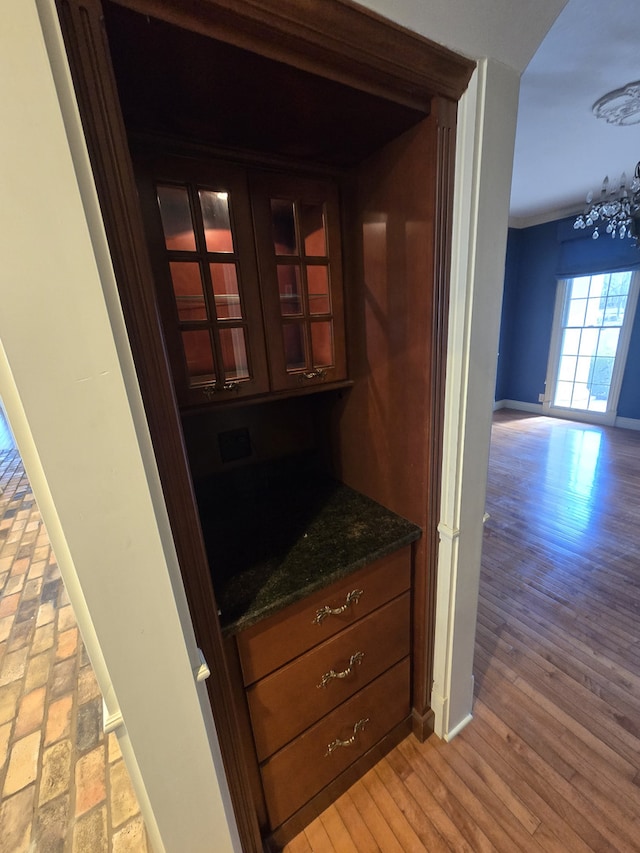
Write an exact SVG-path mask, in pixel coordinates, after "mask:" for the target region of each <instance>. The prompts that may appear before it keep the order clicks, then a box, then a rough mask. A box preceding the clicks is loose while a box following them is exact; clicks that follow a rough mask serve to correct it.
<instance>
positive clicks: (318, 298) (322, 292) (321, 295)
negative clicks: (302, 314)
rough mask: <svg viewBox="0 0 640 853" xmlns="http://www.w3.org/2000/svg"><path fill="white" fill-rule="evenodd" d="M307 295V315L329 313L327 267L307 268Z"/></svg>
mask: <svg viewBox="0 0 640 853" xmlns="http://www.w3.org/2000/svg"><path fill="white" fill-rule="evenodd" d="M307 293H308V296H309V314H330V313H331V303H330V301H329V269H328V267H315V266H308V267H307Z"/></svg>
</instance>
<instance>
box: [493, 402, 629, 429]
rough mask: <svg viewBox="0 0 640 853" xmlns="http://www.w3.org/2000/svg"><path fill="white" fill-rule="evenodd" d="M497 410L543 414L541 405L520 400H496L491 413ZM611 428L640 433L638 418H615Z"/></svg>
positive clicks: (579, 418) (568, 416) (580, 418)
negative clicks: (632, 430)
mask: <svg viewBox="0 0 640 853" xmlns="http://www.w3.org/2000/svg"><path fill="white" fill-rule="evenodd" d="M499 409H515V410H516V411H518V412H531V413H532V414H535V415H542V414H544V412H543V410H542V403H523V402H522V401H521V400H496V401H495V403H494V404H493V411H494V412H497V411H498V410H499ZM549 417H553V415H549ZM563 417H564V418H568V419H570V420H571V419H572V418H571V414H570V413H569V414H565V415H564V416H563ZM573 419H575V420H582V417H581V416H580V415H579V414H577V415H575V416H574V418H573ZM613 426H616V427H619V428H620V429H635V430H638V431H640V419H638V418H616V419H615V422H614V424H613Z"/></svg>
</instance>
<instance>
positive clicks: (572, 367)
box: [558, 355, 577, 382]
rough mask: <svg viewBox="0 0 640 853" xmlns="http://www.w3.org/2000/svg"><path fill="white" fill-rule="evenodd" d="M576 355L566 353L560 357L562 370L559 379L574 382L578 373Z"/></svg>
mask: <svg viewBox="0 0 640 853" xmlns="http://www.w3.org/2000/svg"><path fill="white" fill-rule="evenodd" d="M576 361H577V359H576V357H575V356H573V355H569V356H567V355H565V356H563V357H562V358H561V359H560V370H559V371H558V379H562V380H563V381H566V382H573V380H574V377H575V373H576Z"/></svg>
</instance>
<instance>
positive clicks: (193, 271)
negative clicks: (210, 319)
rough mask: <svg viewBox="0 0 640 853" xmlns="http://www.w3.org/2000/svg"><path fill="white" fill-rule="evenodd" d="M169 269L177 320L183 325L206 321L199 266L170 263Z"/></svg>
mask: <svg viewBox="0 0 640 853" xmlns="http://www.w3.org/2000/svg"><path fill="white" fill-rule="evenodd" d="M169 269H170V270H171V283H172V285H173V293H174V296H175V298H176V305H177V307H178V319H179V320H180V321H181V322H183V323H186V322H189V320H206V319H207V306H206V305H205V302H204V292H203V290H202V278H201V276H200V264H198V263H191V262H190V261H189V262H183V261H171V262H170V263H169Z"/></svg>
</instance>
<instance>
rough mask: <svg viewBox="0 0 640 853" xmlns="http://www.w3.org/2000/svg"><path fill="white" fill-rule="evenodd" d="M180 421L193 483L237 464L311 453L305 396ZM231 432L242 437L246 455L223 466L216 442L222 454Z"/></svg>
mask: <svg viewBox="0 0 640 853" xmlns="http://www.w3.org/2000/svg"><path fill="white" fill-rule="evenodd" d="M182 423H183V429H184V438H185V443H186V446H187V454H188V456H189V462H190V465H191V473H192V476H193V479H194V480H199V479H202V478H203V477H207V476H209V475H211V474H217V473H220V472H222V471H228V470H230V469H231V468H233V467H238V466H240V465H255V464H257V463H260V462H267V461H269V460H271V459H278V458H280V457H282V456H294V455H297V454H301V453H306V452H308V451H312V450H315V449H316V431H315V427H314V421H313V418H312V404H311V402H310V400H309V398H307V397H302V398H298V399H289V400H281V401H277V402H273V403H262V404H259V405H253V406H246V407H245V406H242V407H238V408H235V407H234V408H229V409H225V408H218V409H216V410H215V411H212V410H208V411H204V410H203V411H202V412H198V413H192V414H191V413H190V414H188V415H185V416H184V417H183V419H182ZM234 431H238V432H241V433H243V434H245V435H246V433H248V443H249V455H242V456H241V457H240V458H236V459H233V460H231V461H229V462H226V463H225V462H223V455H222V454H221V450H220V444H221V441H222V446H223V452H224V445H225V441H226V440H228V435H227V434H228V433H233V432H234ZM220 436H222V440H221V439H220ZM245 443H246V439H245ZM244 453H245V451H244V450H243V454H244ZM232 455H233V454H232Z"/></svg>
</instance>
